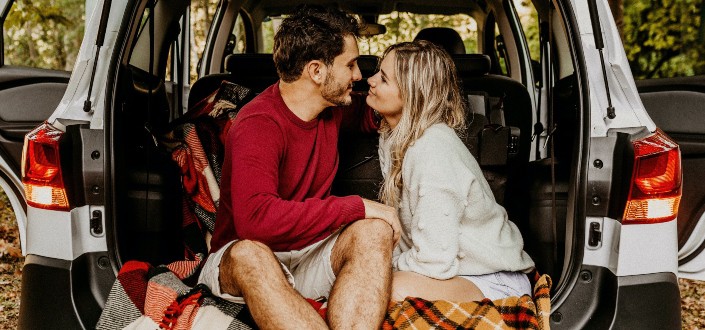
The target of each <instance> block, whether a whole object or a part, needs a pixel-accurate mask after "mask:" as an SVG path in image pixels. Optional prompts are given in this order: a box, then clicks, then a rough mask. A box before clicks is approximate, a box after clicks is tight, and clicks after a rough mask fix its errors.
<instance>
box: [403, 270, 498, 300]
mask: <svg viewBox="0 0 705 330" xmlns="http://www.w3.org/2000/svg"><path fill="white" fill-rule="evenodd" d="M406 297H419V298H423V299H426V300H449V301H455V302H462V301H475V300H482V299H484V298H485V296H484V295H483V294H482V291H480V289H478V288H477V286H475V284H473V283H472V282H470V281H469V280H466V279H464V278H460V277H453V278H451V279H448V280H437V279H434V278H430V277H427V276H423V275H420V274H417V273H414V272H394V274H393V279H392V300H397V301H400V300H404V298H406Z"/></svg>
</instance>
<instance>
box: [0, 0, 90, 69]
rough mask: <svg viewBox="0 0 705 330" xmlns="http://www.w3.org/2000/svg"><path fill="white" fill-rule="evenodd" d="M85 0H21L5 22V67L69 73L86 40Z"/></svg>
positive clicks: (14, 5) (3, 31) (16, 3)
mask: <svg viewBox="0 0 705 330" xmlns="http://www.w3.org/2000/svg"><path fill="white" fill-rule="evenodd" d="M85 10H86V6H85V1H84V0H60V1H50V0H32V1H30V0H18V1H15V3H14V4H13V5H12V7H11V8H10V10H9V13H8V16H7V18H6V19H5V21H4V22H3V25H2V33H3V45H2V47H3V55H4V63H0V64H6V65H18V66H26V67H35V68H43V69H53V70H65V71H70V70H71V69H72V68H73V65H74V63H75V61H76V57H77V56H78V51H79V49H80V46H81V40H82V39H83V31H84V26H85V24H84V20H85V17H86V14H85Z"/></svg>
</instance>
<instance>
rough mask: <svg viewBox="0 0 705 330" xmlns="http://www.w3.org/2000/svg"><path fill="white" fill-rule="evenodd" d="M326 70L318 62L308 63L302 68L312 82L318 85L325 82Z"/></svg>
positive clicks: (326, 68) (322, 64) (323, 65)
mask: <svg viewBox="0 0 705 330" xmlns="http://www.w3.org/2000/svg"><path fill="white" fill-rule="evenodd" d="M327 70H328V67H326V65H325V64H324V63H323V62H321V61H319V60H313V61H310V62H308V63H306V65H305V66H304V72H305V73H306V74H308V76H309V77H310V78H311V80H313V82H315V83H316V84H319V85H320V84H323V82H324V81H325V80H326V73H327Z"/></svg>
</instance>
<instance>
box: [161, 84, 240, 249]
mask: <svg viewBox="0 0 705 330" xmlns="http://www.w3.org/2000/svg"><path fill="white" fill-rule="evenodd" d="M252 95H253V94H252V92H251V91H250V90H249V89H247V88H245V87H242V86H240V85H236V84H233V83H230V82H228V81H223V82H222V83H221V85H220V87H219V88H218V89H217V90H216V91H214V92H213V93H212V94H210V95H209V96H207V97H206V98H204V99H203V100H201V101H199V102H197V103H196V104H195V105H193V106H192V107H191V108H190V109H189V110H188V112H187V113H186V114H185V115H184V116H183V117H181V118H179V119H178V120H176V121H175V123H173V124H172V127H173V129H172V130H171V131H170V132H168V133H167V134H165V135H164V136H163V137H162V138H161V139H160V143H161V144H162V146H164V147H165V148H166V149H167V150H168V151H169V152H171V158H172V159H173V160H174V161H175V162H176V164H177V165H178V166H179V168H180V169H181V183H182V187H183V190H184V200H183V203H182V205H183V222H182V230H183V236H184V245H185V257H186V258H187V259H190V260H192V259H193V257H194V256H195V255H196V254H198V253H203V254H205V253H208V244H207V242H206V237H208V234H212V233H213V228H214V227H215V215H216V209H217V207H218V202H219V200H220V187H219V184H220V176H221V172H220V171H221V168H222V165H223V158H224V156H225V137H226V135H227V133H228V130H229V129H230V127H231V126H232V124H233V121H234V119H235V116H236V114H237V112H238V111H239V108H240V106H242V105H243V104H245V103H247V102H248V101H249V100H250V99H251V98H252Z"/></svg>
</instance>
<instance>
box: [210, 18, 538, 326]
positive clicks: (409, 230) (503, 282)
mask: <svg viewBox="0 0 705 330" xmlns="http://www.w3.org/2000/svg"><path fill="white" fill-rule="evenodd" d="M358 31H359V23H358V21H357V20H356V19H355V18H353V17H352V16H350V15H348V14H346V13H344V12H341V11H339V10H334V9H323V8H320V7H314V6H309V7H301V8H299V10H298V11H297V12H296V13H294V14H293V15H291V16H289V17H288V18H286V19H285V20H284V21H283V22H282V25H281V27H280V28H279V31H278V32H277V34H276V35H275V37H274V62H275V65H276V68H277V71H278V73H279V76H280V81H279V82H277V83H276V84H274V85H272V86H270V87H269V88H268V89H266V90H265V91H264V92H262V93H261V94H260V95H258V96H257V97H256V98H255V99H253V100H252V101H251V102H249V103H248V104H247V105H246V106H245V107H243V109H242V110H241V111H240V113H239V114H238V116H237V119H236V121H235V123H234V125H233V128H232V129H231V130H230V131H229V133H228V137H227V140H226V154H225V161H224V164H223V174H222V179H221V199H220V206H219V208H218V214H217V220H216V226H215V231H214V236H213V240H212V242H211V254H210V256H209V258H208V260H207V261H206V264H205V265H204V268H203V270H202V272H201V276H200V278H199V281H200V282H202V283H205V284H206V285H208V286H209V287H210V288H211V290H212V292H213V294H215V295H217V296H220V297H222V298H225V299H227V300H231V301H236V302H238V301H239V302H242V301H245V302H246V303H247V304H248V306H249V308H250V311H251V314H252V316H253V318H254V320H255V321H256V322H257V324H258V326H260V327H261V328H296V329H309V328H311V329H312V328H321V329H323V328H327V327H331V328H353V327H355V328H364V329H371V328H377V327H379V325H380V324H381V322H382V318H383V317H384V313H385V311H386V308H387V306H388V302H389V299H390V295H391V298H392V299H395V300H402V299H404V298H405V297H406V296H417V297H422V298H425V299H429V300H436V299H445V300H454V301H470V300H481V299H482V298H484V297H488V298H490V299H499V298H503V297H505V296H512V295H521V294H529V293H530V289H531V288H530V285H529V282H528V279H527V277H526V275H525V274H524V273H522V272H524V271H528V270H529V269H531V268H532V267H533V262H532V261H531V259H530V258H529V257H528V255H527V254H526V253H525V252H523V251H522V245H523V243H522V239H521V236H520V234H519V231H518V230H517V228H516V226H515V225H514V224H512V223H511V222H509V221H508V220H507V216H506V212H505V210H504V209H503V208H502V207H501V206H500V205H498V204H497V203H496V202H495V200H494V198H493V195H492V192H491V191H490V187H489V185H488V184H487V182H486V181H485V179H484V177H483V175H482V172H481V170H480V168H479V166H478V164H477V162H476V161H475V160H474V159H473V158H472V156H471V154H470V153H469V151H468V150H467V149H466V147H465V146H464V144H463V143H462V142H461V140H460V139H459V138H458V136H457V135H456V132H455V130H459V129H461V128H462V127H463V125H464V110H463V104H462V98H461V95H460V93H459V91H458V87H457V85H458V84H457V77H456V73H455V67H454V64H453V62H452V60H451V59H450V56H449V55H448V54H447V53H445V51H443V50H441V49H440V48H439V47H437V46H435V45H433V44H431V43H428V42H423V41H420V42H413V43H401V44H398V45H394V46H391V47H390V48H389V49H387V50H386V52H385V53H384V56H383V59H382V62H381V64H380V70H379V72H377V73H376V74H375V75H374V76H373V77H371V78H369V79H368V82H369V85H370V91H369V93H368V95H367V97H366V99H363V98H362V97H363V96H362V95H356V94H352V93H351V91H352V84H353V82H355V81H358V80H360V79H361V78H362V77H361V73H360V70H359V68H358V66H357V62H356V60H357V58H358V56H359V53H358V47H357V39H356V36H357V33H358ZM365 101H366V102H365ZM365 103H367V105H365ZM372 109H374V110H376V112H377V113H378V114H379V115H381V117H382V118H381V119H382V120H381V124H380V123H379V120H377V117H376V116H375V112H374V111H373V110H372ZM346 129H354V130H361V131H362V132H368V133H373V132H375V131H379V132H380V133H381V138H380V149H379V153H380V161H381V165H382V170H383V173H384V178H385V180H384V183H383V185H382V191H381V194H380V197H381V200H382V201H383V202H384V204H382V203H378V202H374V201H371V200H366V199H363V198H361V197H359V196H346V197H338V196H331V195H330V189H331V184H332V181H333V178H334V176H335V174H336V171H337V167H338V151H337V143H338V135H339V132H340V131H341V130H346ZM400 220H401V221H400ZM392 268H394V270H395V272H394V273H393V272H392ZM319 296H326V297H329V299H328V314H327V320H324V319H322V318H321V317H320V316H319V315H318V314H317V313H316V311H315V310H314V309H313V308H311V306H310V304H309V303H307V302H306V300H305V299H303V297H305V298H317V297H319ZM326 321H327V322H326Z"/></svg>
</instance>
